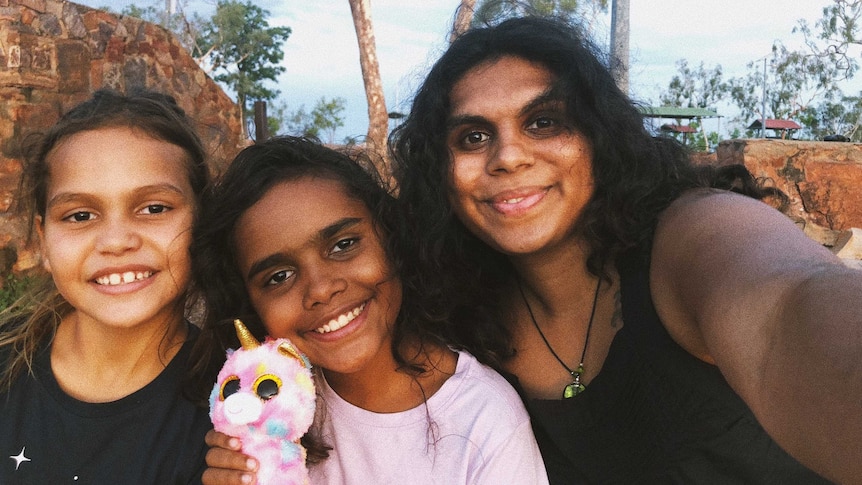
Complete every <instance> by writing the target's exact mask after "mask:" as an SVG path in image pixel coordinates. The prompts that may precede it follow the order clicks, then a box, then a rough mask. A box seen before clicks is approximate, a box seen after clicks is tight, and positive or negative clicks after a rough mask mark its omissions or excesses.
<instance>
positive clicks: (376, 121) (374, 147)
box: [348, 0, 390, 179]
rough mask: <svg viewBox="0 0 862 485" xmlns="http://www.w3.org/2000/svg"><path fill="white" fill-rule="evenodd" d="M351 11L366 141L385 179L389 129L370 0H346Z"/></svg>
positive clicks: (387, 176)
mask: <svg viewBox="0 0 862 485" xmlns="http://www.w3.org/2000/svg"><path fill="white" fill-rule="evenodd" d="M348 2H349V3H350V11H351V13H352V14H353V26H354V27H355V28H356V39H357V40H358V41H359V65H360V67H361V68H362V80H363V82H364V83H365V97H366V99H367V100H368V137H367V139H366V144H367V145H368V148H369V149H370V150H371V152H372V153H373V154H376V155H377V156H376V157H374V158H375V159H380V160H381V163H380V165H384V166H378V167H377V168H378V170H380V174H381V176H382V177H384V178H385V179H388V178H389V176H390V172H389V167H388V166H385V165H388V164H387V163H386V162H385V161H383V159H384V157H385V155H386V136H387V135H388V131H389V114H388V113H387V111H386V100H385V98H384V97H383V83H382V82H381V80H380V65H379V64H378V62H377V48H376V46H375V41H374V27H373V26H372V24H371V0H348Z"/></svg>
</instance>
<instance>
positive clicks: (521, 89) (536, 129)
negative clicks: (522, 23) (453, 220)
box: [447, 56, 594, 255]
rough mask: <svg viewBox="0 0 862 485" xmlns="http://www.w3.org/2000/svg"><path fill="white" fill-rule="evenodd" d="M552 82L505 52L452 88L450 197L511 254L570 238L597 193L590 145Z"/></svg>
mask: <svg viewBox="0 0 862 485" xmlns="http://www.w3.org/2000/svg"><path fill="white" fill-rule="evenodd" d="M553 82H554V76H553V74H552V73H551V72H550V71H549V70H548V69H547V68H545V67H544V66H542V65H541V64H537V63H533V62H530V61H526V60H524V59H521V58H518V57H512V56H505V57H502V58H500V59H495V60H491V61H488V62H485V63H482V64H479V65H478V66H476V67H474V68H473V69H471V70H469V71H468V72H467V73H466V74H465V75H464V77H463V78H461V79H460V80H459V81H458V82H457V83H455V85H454V87H453V89H452V92H451V93H450V102H451V113H450V115H449V121H448V125H449V130H448V135H447V146H448V148H449V151H450V154H451V157H452V160H451V174H450V176H451V179H450V195H449V197H450V201H451V203H452V206H453V208H454V209H455V211H456V213H457V214H458V217H459V218H460V219H461V221H462V222H463V223H464V225H465V226H466V227H467V228H468V229H469V230H470V231H471V232H473V233H474V234H476V235H477V236H478V237H479V238H481V239H482V240H483V241H485V242H486V243H487V244H489V245H490V246H491V247H493V248H495V249H497V250H499V251H501V252H503V253H505V254H509V255H519V254H530V253H535V252H538V251H542V250H545V249H548V248H552V247H553V246H554V245H556V244H559V243H561V242H563V241H565V240H567V239H569V236H570V235H571V234H572V230H573V227H574V223H575V221H576V220H577V219H578V217H579V216H580V214H581V212H582V211H583V208H584V206H585V205H586V204H587V202H588V201H589V200H590V198H591V197H592V194H593V190H594V184H593V178H592V149H591V147H590V144H589V142H588V141H587V140H586V139H585V138H584V137H583V136H582V135H580V134H579V133H577V132H576V131H573V130H572V129H571V128H569V124H568V123H567V120H566V111H565V106H564V104H563V102H562V101H560V100H559V99H556V98H554V97H553V96H551V95H550V93H551V87H552V83H553Z"/></svg>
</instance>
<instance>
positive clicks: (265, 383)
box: [254, 374, 281, 401]
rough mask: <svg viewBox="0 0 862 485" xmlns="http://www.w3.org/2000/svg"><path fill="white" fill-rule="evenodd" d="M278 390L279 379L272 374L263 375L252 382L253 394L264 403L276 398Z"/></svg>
mask: <svg viewBox="0 0 862 485" xmlns="http://www.w3.org/2000/svg"><path fill="white" fill-rule="evenodd" d="M280 389H281V379H279V378H278V376H275V375H272V374H264V375H262V376H260V377H258V378H257V379H255V381H254V393H255V394H257V395H258V397H260V398H261V399H263V400H264V401H269V400H270V399H272V398H274V397H275V396H277V395H278V391H279V390H280Z"/></svg>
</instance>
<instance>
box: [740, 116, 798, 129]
mask: <svg viewBox="0 0 862 485" xmlns="http://www.w3.org/2000/svg"><path fill="white" fill-rule="evenodd" d="M760 126H761V122H760V120H755V121H754V123H752V124H751V125H749V126H748V129H749V130H759V129H760ZM766 129H767V130H800V129H802V126H800V125H799V123H797V122H795V121H791V120H772V119H769V118H767V119H766Z"/></svg>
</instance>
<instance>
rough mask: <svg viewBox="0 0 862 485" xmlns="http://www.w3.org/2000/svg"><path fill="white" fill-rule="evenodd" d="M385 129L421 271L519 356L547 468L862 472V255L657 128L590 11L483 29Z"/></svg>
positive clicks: (492, 353)
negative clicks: (807, 228) (582, 29)
mask: <svg viewBox="0 0 862 485" xmlns="http://www.w3.org/2000/svg"><path fill="white" fill-rule="evenodd" d="M391 141H392V148H393V154H394V157H395V158H396V161H397V163H398V168H397V176H398V179H399V184H400V185H399V187H400V196H399V200H400V201H401V202H402V204H403V206H404V214H405V218H404V221H403V224H402V226H403V230H404V231H407V232H408V233H410V234H412V236H413V238H412V241H414V242H415V247H414V248H413V249H411V250H408V251H406V252H405V254H406V255H408V256H409V255H411V254H417V255H418V257H416V258H412V259H411V258H408V262H407V264H413V265H416V267H418V268H421V269H419V270H417V271H415V272H413V274H417V275H424V276H423V279H421V280H415V281H411V280H406V279H405V281H404V284H405V286H409V285H412V286H415V287H419V288H426V289H428V291H425V292H421V291H420V292H419V293H420V294H424V295H425V296H426V298H427V299H428V300H429V303H428V304H427V305H426V307H428V308H438V309H440V311H439V312H438V314H437V315H434V316H433V317H434V318H435V319H437V320H438V321H440V322H447V321H449V322H452V325H450V326H449V328H448V329H447V331H448V332H450V333H451V334H452V336H453V337H452V338H453V339H454V340H457V341H458V342H460V343H461V344H462V345H464V346H465V347H466V348H467V349H469V350H470V351H471V352H473V353H474V354H475V355H476V356H478V357H479V358H480V359H484V360H485V361H486V362H488V363H491V364H495V365H499V366H502V368H503V369H504V370H505V371H507V372H509V373H511V374H512V375H513V376H514V378H515V380H516V381H517V382H518V383H519V385H520V387H521V390H522V397H523V398H524V399H525V402H526V403H527V408H528V410H529V411H530V413H531V416H532V419H533V422H534V427H535V430H536V436H537V439H538V440H539V443H540V448H541V449H542V453H543V458H544V459H545V462H546V466H547V469H548V473H549V478H550V480H551V482H552V483H573V482H576V483H578V482H586V483H667V482H673V483H717V482H718V483H763V482H769V481H774V482H775V483H817V482H820V481H823V479H822V478H820V477H818V476H817V475H815V474H814V473H813V472H812V471H811V470H809V469H807V468H806V467H810V468H811V469H812V470H815V471H817V472H818V473H819V474H821V475H823V476H824V477H826V478H829V479H831V480H835V481H839V482H843V483H850V482H853V481H858V480H859V477H860V476H862V465H860V461H859V460H858V456H859V452H860V446H862V445H860V443H862V413H860V404H859V403H860V402H862V386H860V385H859V382H860V381H862V367H860V366H859V364H858V355H859V354H860V351H862V332H860V326H862V305H854V304H850V302H853V301H856V300H858V299H859V295H860V294H862V274H860V273H859V272H856V271H853V270H850V269H848V268H846V267H844V266H842V265H841V264H840V263H839V261H838V260H837V259H836V258H835V257H834V256H832V255H831V254H830V253H829V252H828V251H827V250H825V249H824V248H822V247H820V246H819V245H818V244H816V243H814V242H812V241H811V240H809V239H807V238H806V237H805V236H804V235H803V233H802V232H801V231H799V230H797V228H796V227H795V226H794V225H793V223H792V222H791V221H790V220H789V219H788V218H786V217H785V216H783V215H782V214H781V213H780V212H778V211H776V210H775V209H773V208H772V207H769V206H768V205H766V204H764V203H763V202H761V201H759V200H757V199H761V198H765V197H769V196H776V195H779V194H777V193H776V191H775V190H769V189H765V188H762V187H759V186H758V185H757V184H756V183H755V182H754V180H753V179H752V178H751V176H750V174H748V172H747V171H746V170H744V168H742V167H728V168H723V169H718V170H715V169H711V168H695V167H693V166H691V165H690V164H689V162H688V159H687V156H686V153H685V152H684V151H683V149H682V148H681V147H679V146H678V145H676V144H674V143H672V142H670V141H668V140H662V139H653V138H652V137H650V136H649V134H648V133H647V132H646V131H645V130H644V127H643V123H642V118H641V116H640V115H639V113H638V111H637V109H636V108H635V106H633V104H632V103H631V101H630V100H629V99H628V98H627V97H626V96H625V95H624V94H623V93H622V92H621V91H619V89H618V88H617V87H616V86H615V84H614V81H613V79H612V77H611V76H610V74H609V72H608V71H607V69H606V68H605V67H604V66H603V65H602V64H601V62H600V61H599V60H598V59H597V57H596V56H595V55H594V54H593V53H592V51H591V49H590V47H589V45H588V43H587V42H586V41H585V40H584V39H583V38H582V37H581V36H580V35H579V34H578V32H577V31H576V30H574V29H572V28H570V27H569V26H567V25H565V24H563V23H560V22H556V21H552V20H547V19H537V18H522V19H513V20H509V21H506V22H503V23H501V24H500V25H498V26H496V27H491V28H483V29H476V30H472V31H470V32H468V33H466V34H465V35H463V36H462V37H460V38H459V39H458V40H456V41H455V42H454V43H453V44H452V45H451V46H450V48H449V49H448V51H447V52H446V53H445V54H444V55H443V56H442V57H441V59H440V60H439V61H438V62H437V63H436V64H435V66H434V67H433V68H432V70H431V71H430V73H429V75H428V77H427V79H426V81H425V82H424V84H423V86H422V87H421V88H420V90H419V91H418V93H417V95H416V98H415V99H414V102H413V106H412V109H411V114H410V116H409V117H408V118H407V120H406V121H405V123H404V124H402V125H401V126H400V127H399V128H398V129H397V131H396V132H395V133H394V134H393V137H392V140H391ZM728 189H733V190H734V191H735V192H740V193H742V194H745V195H747V196H748V197H746V196H744V195H738V194H736V193H732V192H731V191H730V190H728ZM433 302H436V303H437V304H436V305H435V304H433ZM761 426H762V427H761ZM764 430H765V431H764ZM773 439H774V440H775V441H773ZM776 443H777V444H778V446H776ZM784 450H786V451H787V453H789V454H790V455H792V457H791V456H789V455H788V454H787V453H785V451H784ZM797 460H798V461H799V462H801V463H802V464H804V465H805V466H802V465H800V463H799V462H797Z"/></svg>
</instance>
